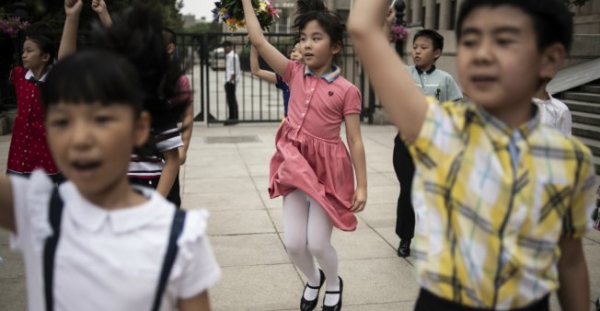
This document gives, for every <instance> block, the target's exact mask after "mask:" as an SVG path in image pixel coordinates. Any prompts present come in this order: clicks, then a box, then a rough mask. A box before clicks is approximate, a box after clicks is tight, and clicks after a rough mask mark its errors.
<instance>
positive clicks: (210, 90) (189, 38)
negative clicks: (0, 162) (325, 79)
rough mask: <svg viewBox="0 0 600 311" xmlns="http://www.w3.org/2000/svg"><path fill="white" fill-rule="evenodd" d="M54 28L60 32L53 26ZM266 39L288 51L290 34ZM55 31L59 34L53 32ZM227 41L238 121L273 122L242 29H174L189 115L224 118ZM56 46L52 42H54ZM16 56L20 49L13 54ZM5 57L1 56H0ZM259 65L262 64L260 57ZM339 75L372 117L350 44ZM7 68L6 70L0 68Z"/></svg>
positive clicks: (275, 115)
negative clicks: (235, 58)
mask: <svg viewBox="0 0 600 311" xmlns="http://www.w3.org/2000/svg"><path fill="white" fill-rule="evenodd" d="M58 33H59V34H60V32H58ZM265 36H266V37H267V38H268V40H269V41H270V42H271V44H273V45H274V46H276V47H277V48H278V49H279V50H280V51H281V52H282V53H284V54H286V55H288V56H289V52H290V51H291V49H292V48H293V44H294V38H293V35H292V34H287V33H269V34H265ZM58 37H59V36H58ZM225 40H227V41H231V42H232V43H233V48H234V50H235V52H236V53H237V54H238V55H239V58H240V65H241V69H242V77H241V81H240V83H239V84H238V87H237V94H236V95H237V96H236V97H237V101H238V108H239V122H279V121H281V118H282V116H283V95H282V93H281V91H279V90H278V89H276V88H275V86H274V85H272V84H270V83H268V82H264V81H262V80H260V79H258V78H256V77H254V76H252V74H251V71H250V44H249V39H248V37H247V34H245V33H235V34H228V33H206V34H195V33H178V34H177V44H176V45H177V49H176V57H178V58H179V60H180V61H181V63H182V65H183V66H184V67H185V69H186V74H187V75H188V77H189V79H190V83H191V85H192V88H193V91H194V111H195V113H196V117H195V120H196V121H203V122H207V124H208V125H210V124H215V123H222V122H224V121H225V120H226V119H227V116H228V111H227V109H228V108H227V103H226V96H225V89H224V75H225V73H224V60H223V59H219V56H218V55H217V54H218V51H219V50H218V48H220V46H221V43H222V42H223V41H225ZM56 43H57V46H58V42H56ZM88 43H89V42H87V32H81V33H80V34H79V38H78V45H79V47H80V48H84V47H85V46H86V45H88ZM19 57H20V55H19ZM0 61H1V62H3V63H4V62H5V61H7V59H6V58H4V59H3V60H0ZM259 63H260V64H261V68H264V69H267V70H268V66H267V65H266V64H265V63H264V62H263V61H262V60H261V61H260V62H259ZM341 70H342V75H343V76H344V77H345V78H346V79H347V80H349V81H350V82H352V83H353V84H354V85H356V86H357V87H358V88H359V90H360V91H361V93H362V94H363V102H362V107H363V109H362V114H361V120H364V119H365V118H367V120H368V122H369V123H372V122H373V113H374V112H375V110H376V109H377V108H378V106H377V105H376V101H375V98H374V95H373V92H369V87H368V81H367V79H366V78H365V76H364V74H363V72H362V70H361V67H360V65H359V64H358V61H357V58H356V56H355V54H354V49H353V47H352V45H350V44H346V45H345V47H344V50H343V53H342V66H341ZM5 71H8V70H5ZM2 78H3V79H0V84H1V85H0V110H2V109H4V110H5V109H7V108H11V107H15V106H16V103H15V102H14V101H15V98H14V92H13V90H12V86H10V85H9V84H8V81H7V80H8V79H7V78H8V76H6V77H2Z"/></svg>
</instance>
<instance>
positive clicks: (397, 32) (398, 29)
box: [390, 24, 408, 42]
mask: <svg viewBox="0 0 600 311" xmlns="http://www.w3.org/2000/svg"><path fill="white" fill-rule="evenodd" d="M406 37H408V30H406V28H404V26H402V25H395V24H394V25H392V28H391V29H390V42H396V41H398V40H404V39H406Z"/></svg>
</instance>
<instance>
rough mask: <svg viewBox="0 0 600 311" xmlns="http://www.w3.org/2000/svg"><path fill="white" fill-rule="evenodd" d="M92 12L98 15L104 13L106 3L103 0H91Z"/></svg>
mask: <svg viewBox="0 0 600 311" xmlns="http://www.w3.org/2000/svg"><path fill="white" fill-rule="evenodd" d="M92 10H94V12H96V13H98V14H102V13H104V12H105V11H106V2H104V0H92Z"/></svg>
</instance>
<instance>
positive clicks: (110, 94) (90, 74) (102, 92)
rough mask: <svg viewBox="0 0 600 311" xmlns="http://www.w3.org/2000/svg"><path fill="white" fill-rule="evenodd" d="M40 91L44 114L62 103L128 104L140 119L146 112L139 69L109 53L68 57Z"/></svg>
mask: <svg viewBox="0 0 600 311" xmlns="http://www.w3.org/2000/svg"><path fill="white" fill-rule="evenodd" d="M40 90H41V100H42V105H43V107H44V111H48V107H50V106H53V105H56V104H58V103H59V102H61V101H63V102H67V103H69V104H85V103H97V102H99V103H101V104H103V105H111V104H115V103H119V104H127V105H131V107H132V109H133V110H134V113H135V115H136V117H137V116H139V115H140V113H141V112H142V109H143V103H142V100H143V96H142V92H141V86H140V81H139V78H138V73H137V71H136V69H135V68H134V67H133V65H132V64H131V63H130V62H128V61H127V60H126V59H124V58H123V57H121V56H119V55H117V54H115V53H111V52H107V51H98V50H87V51H82V52H78V53H75V54H73V55H70V56H68V57H66V58H64V59H63V60H61V61H60V62H58V63H57V64H56V66H55V67H54V68H52V70H51V71H50V72H49V73H48V77H47V79H46V82H45V83H42V85H41V86H40Z"/></svg>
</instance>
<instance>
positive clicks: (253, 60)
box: [250, 45, 277, 84]
mask: <svg viewBox="0 0 600 311" xmlns="http://www.w3.org/2000/svg"><path fill="white" fill-rule="evenodd" d="M250 69H251V70H252V74H253V75H255V76H257V77H258V78H260V79H261V80H264V81H267V82H269V83H273V84H275V83H277V76H276V75H275V73H274V72H270V71H266V70H262V69H260V67H259V66H258V52H257V51H256V48H255V47H254V45H253V46H252V47H251V48H250Z"/></svg>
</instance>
